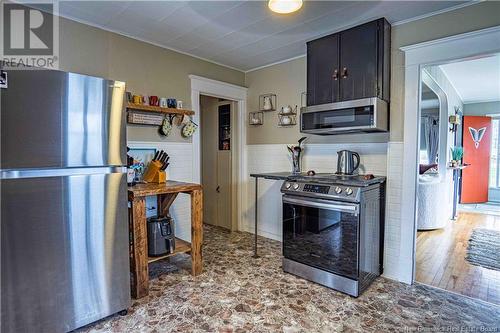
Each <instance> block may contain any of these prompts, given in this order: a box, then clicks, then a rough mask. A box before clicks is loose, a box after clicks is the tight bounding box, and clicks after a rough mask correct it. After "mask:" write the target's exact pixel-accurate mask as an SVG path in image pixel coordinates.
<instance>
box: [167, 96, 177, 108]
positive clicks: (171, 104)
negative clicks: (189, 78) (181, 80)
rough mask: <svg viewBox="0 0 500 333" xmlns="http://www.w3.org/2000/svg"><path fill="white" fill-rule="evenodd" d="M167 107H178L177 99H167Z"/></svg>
mask: <svg viewBox="0 0 500 333" xmlns="http://www.w3.org/2000/svg"><path fill="white" fill-rule="evenodd" d="M167 107H169V108H176V107H177V101H176V100H175V98H168V99H167Z"/></svg>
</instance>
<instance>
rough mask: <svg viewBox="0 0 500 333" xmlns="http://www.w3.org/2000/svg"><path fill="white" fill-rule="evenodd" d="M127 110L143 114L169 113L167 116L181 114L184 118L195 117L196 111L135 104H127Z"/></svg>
mask: <svg viewBox="0 0 500 333" xmlns="http://www.w3.org/2000/svg"><path fill="white" fill-rule="evenodd" d="M127 110H136V111H142V112H156V113H167V114H180V115H184V116H192V115H194V111H191V110H185V109H174V108H162V107H159V106H151V105H142V104H134V103H127Z"/></svg>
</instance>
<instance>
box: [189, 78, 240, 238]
mask: <svg viewBox="0 0 500 333" xmlns="http://www.w3.org/2000/svg"><path fill="white" fill-rule="evenodd" d="M189 79H190V80H191V107H192V109H193V111H194V112H195V114H194V116H193V120H194V122H195V123H197V124H198V125H199V126H200V128H201V126H202V124H201V123H200V120H201V117H200V112H201V110H200V95H205V96H211V97H217V98H224V99H228V100H232V101H234V102H236V110H235V112H234V118H235V121H234V122H232V124H234V128H232V129H231V138H232V139H233V140H234V141H233V142H231V155H232V160H231V172H232V177H231V178H232V188H233V189H235V191H232V195H231V216H233V217H234V216H236V220H235V219H234V218H233V219H232V221H231V230H232V231H235V230H241V228H242V225H243V221H244V219H245V215H244V212H245V207H243V206H244V204H245V203H246V185H247V183H248V181H247V147H246V137H247V129H246V114H247V90H248V89H247V88H246V87H241V86H238V85H235V84H231V83H227V82H223V81H217V80H212V79H208V78H205V77H202V76H198V75H192V74H191V75H189ZM193 181H194V182H195V183H200V182H201V136H200V131H196V132H195V133H194V135H193ZM234 194H236V196H235V195H234Z"/></svg>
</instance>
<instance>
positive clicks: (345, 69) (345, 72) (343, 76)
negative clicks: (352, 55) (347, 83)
mask: <svg viewBox="0 0 500 333" xmlns="http://www.w3.org/2000/svg"><path fill="white" fill-rule="evenodd" d="M342 78H343V79H346V78H347V67H344V68H342Z"/></svg>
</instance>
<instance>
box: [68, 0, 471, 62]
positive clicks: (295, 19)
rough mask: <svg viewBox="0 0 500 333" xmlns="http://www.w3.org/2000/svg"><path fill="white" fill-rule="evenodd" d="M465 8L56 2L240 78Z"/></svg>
mask: <svg viewBox="0 0 500 333" xmlns="http://www.w3.org/2000/svg"><path fill="white" fill-rule="evenodd" d="M467 4H469V2H467V3H466V2H465V1H305V2H304V5H303V7H302V9H301V10H300V11H298V12H297V13H294V14H289V15H279V14H274V13H272V12H271V11H270V10H269V9H268V8H267V1H249V0H244V1H61V2H59V11H60V15H61V16H64V17H67V18H71V19H74V20H77V21H80V22H83V23H87V24H91V25H94V26H98V27H101V28H103V29H106V30H110V31H114V32H117V33H120V34H124V35H127V36H130V37H133V38H136V39H140V40H144V41H147V42H150V43H153V44H156V45H159V46H162V47H165V48H169V49H173V50H176V51H179V52H182V53H187V54H190V55H193V56H196V57H199V58H203V59H206V60H210V61H212V62H216V63H219V64H223V65H225V66H229V67H233V68H236V69H240V70H243V71H247V70H250V69H254V68H257V67H261V66H265V65H268V64H272V63H276V62H279V61H283V60H286V59H290V58H293V57H297V56H301V55H303V54H304V53H305V43H306V41H308V40H311V39H314V38H316V37H318V36H322V35H326V34H329V33H332V32H335V31H340V30H342V29H344V28H347V27H350V26H354V25H357V24H359V23H362V22H367V21H369V20H372V19H376V18H379V17H386V18H387V19H388V20H389V22H390V23H395V22H401V21H406V20H410V19H412V18H415V17H421V16H426V15H429V14H431V13H434V12H439V11H444V10H448V9H451V8H456V7H457V6H463V5H467Z"/></svg>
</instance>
